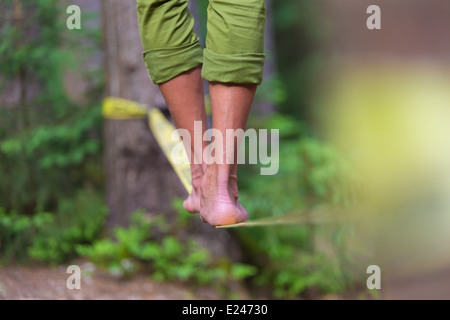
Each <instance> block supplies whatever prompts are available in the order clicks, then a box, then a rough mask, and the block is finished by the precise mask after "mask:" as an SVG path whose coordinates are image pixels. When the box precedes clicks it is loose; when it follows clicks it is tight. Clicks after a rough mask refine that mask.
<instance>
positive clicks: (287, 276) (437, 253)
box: [0, 0, 450, 299]
mask: <svg viewBox="0 0 450 320" xmlns="http://www.w3.org/2000/svg"><path fill="white" fill-rule="evenodd" d="M72 4H74V5H78V6H79V7H80V8H81V29H80V30H76V29H75V30H69V29H68V28H67V27H66V21H67V19H68V18H69V16H70V14H68V13H66V9H67V7H68V6H69V5H72ZM266 4H267V14H268V17H267V28H266V54H267V61H266V66H265V75H264V81H263V83H262V85H261V86H260V87H259V89H258V91H257V97H256V99H255V102H254V105H253V108H252V114H251V116H250V119H249V123H248V127H249V128H255V129H263V128H264V129H279V130H280V138H281V141H280V151H279V168H280V170H279V172H278V174H276V175H274V176H260V175H259V172H260V170H259V169H260V166H259V165H241V167H240V169H239V170H240V172H239V189H240V201H241V203H242V204H243V205H244V206H245V207H246V209H247V210H248V211H249V213H250V219H251V220H256V219H259V218H267V217H281V218H279V219H288V218H283V217H285V215H287V217H289V219H291V220H286V221H294V223H289V224H287V225H280V226H275V225H268V226H264V227H253V228H250V227H248V228H237V229H230V230H223V229H221V230H217V229H213V228H211V227H209V226H207V225H205V224H203V223H201V222H200V219H198V217H192V216H191V215H189V214H188V213H186V212H185V211H184V210H183V209H182V199H183V198H185V197H186V192H185V190H184V188H183V186H182V185H181V183H180V181H179V180H178V178H177V176H176V175H175V173H174V172H173V170H172V168H171V166H170V164H169V163H168V162H167V160H166V158H165V156H164V155H163V153H162V152H161V150H160V148H159V146H158V144H157V143H156V141H155V139H154V137H153V136H152V134H151V132H150V130H149V129H148V125H147V122H146V120H145V119H127V120H111V119H105V118H103V116H102V101H103V99H104V97H107V96H114V97H120V98H124V99H129V100H132V101H137V102H140V103H143V104H145V105H147V106H148V107H149V108H153V107H157V108H160V109H161V110H163V111H164V112H165V113H166V115H167V108H166V106H165V103H164V100H163V99H162V97H161V95H160V93H159V91H158V88H157V87H156V86H154V85H153V84H152V83H151V81H150V79H149V78H148V75H147V71H146V69H145V66H144V63H143V60H142V46H141V43H140V39H139V34H138V28H137V17H136V2H135V1H133V0H127V1H124V0H120V1H119V0H108V1H106V0H103V1H101V0H72V1H66V0H60V1H56V0H33V1H31V0H1V2H0V39H1V42H0V298H3V299H186V298H188V299H210V298H216V299H222V298H226V299H245V298H257V299H266V298H275V299H417V298H430V299H448V298H450V255H449V253H450V247H449V244H450V241H449V240H450V239H449V237H450V236H449V234H450V233H449V231H450V230H449V229H450V214H449V212H450V211H449V209H450V146H449V141H450V126H449V123H450V72H449V71H450V66H449V58H450V39H449V38H448V30H450V20H449V19H448V17H449V16H450V2H448V1H446V0H430V1H423V0H422V1H421V0H409V1H406V0H403V1H395V2H392V1H391V2H386V1H379V0H371V1H367V0H345V1H339V2H338V1H333V0H316V1H313V0H303V1H298V0H283V1H271V0H266ZM374 4H375V5H379V6H380V8H381V29H380V30H369V29H368V28H367V26H366V21H367V19H368V18H369V17H370V15H371V14H368V13H366V10H367V8H368V7H369V6H370V5H374ZM189 6H190V10H191V13H192V14H193V16H194V17H195V19H196V25H195V28H196V31H197V33H198V35H199V36H200V37H201V39H202V41H203V43H204V39H205V35H206V27H205V26H206V8H207V6H208V1H207V0H190V4H189ZM292 217H294V218H292ZM71 264H76V265H79V266H80V267H81V270H82V290H69V289H67V287H66V279H67V276H68V275H67V274H66V268H67V266H69V265H71ZM370 265H378V266H380V268H381V290H369V289H368V288H367V287H366V280H367V278H368V277H369V276H370V274H367V273H366V270H367V267H368V266H370Z"/></svg>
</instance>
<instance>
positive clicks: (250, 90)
mask: <svg viewBox="0 0 450 320" xmlns="http://www.w3.org/2000/svg"><path fill="white" fill-rule="evenodd" d="M209 88H210V89H209V91H210V96H211V107H212V118H213V128H214V129H217V130H219V131H220V132H221V134H222V137H223V147H222V154H223V157H222V160H223V161H222V162H221V163H217V161H216V162H215V163H212V164H210V165H208V166H207V168H206V171H205V174H204V176H203V180H202V196H201V210H200V214H201V217H202V219H203V220H205V221H206V222H208V223H209V224H211V225H214V226H216V225H227V224H233V223H237V222H242V221H246V220H247V219H248V213H247V211H246V210H245V209H244V208H243V207H242V206H241V205H240V204H239V202H238V200H237V198H238V189H237V176H236V173H237V154H238V150H239V149H240V146H239V145H238V143H237V141H236V140H235V139H234V137H233V138H232V139H233V141H227V134H226V130H227V129H234V130H237V129H242V130H245V126H246V123H247V118H248V115H249V112H250V107H251V104H252V101H253V97H254V95H255V91H256V84H239V85H237V84H236V85H234V84H224V83H217V82H216V83H210V87H209ZM227 142H228V143H233V151H234V159H233V160H234V161H233V163H227V162H226V157H227V151H226V146H227ZM228 156H229V155H228Z"/></svg>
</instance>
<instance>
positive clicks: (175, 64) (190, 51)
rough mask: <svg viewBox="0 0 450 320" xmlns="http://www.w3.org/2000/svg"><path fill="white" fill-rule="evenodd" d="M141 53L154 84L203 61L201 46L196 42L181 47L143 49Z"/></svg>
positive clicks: (173, 76)
mask: <svg viewBox="0 0 450 320" xmlns="http://www.w3.org/2000/svg"><path fill="white" fill-rule="evenodd" d="M142 55H143V57H144V62H145V66H146V67H147V71H148V74H149V76H150V78H151V79H152V81H153V82H154V83H156V84H158V83H163V82H166V81H168V80H170V79H172V78H175V77H176V76H177V75H179V74H181V73H183V72H185V71H188V70H191V69H193V68H195V67H198V66H199V65H201V64H202V62H203V57H202V48H201V46H200V44H199V43H198V42H195V43H191V44H188V45H185V46H181V47H172V48H158V49H152V50H148V51H144V52H143V54H142Z"/></svg>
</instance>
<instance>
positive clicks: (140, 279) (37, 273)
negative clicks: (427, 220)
mask: <svg viewBox="0 0 450 320" xmlns="http://www.w3.org/2000/svg"><path fill="white" fill-rule="evenodd" d="M78 264H79V265H80V268H81V270H82V277H81V279H82V280H81V289H80V290H76V289H73V290H70V289H68V288H67V285H66V282H67V278H68V277H69V276H70V274H68V273H66V268H67V266H59V267H48V266H7V267H0V300H4V299H7V300H24V299H25V300H29V299H32V300H35V299H36V300H187V299H189V300H210V299H224V298H226V297H224V296H221V295H219V294H218V293H217V292H216V291H215V290H213V289H212V288H208V287H196V286H189V285H187V284H183V283H168V282H156V281H152V280H151V279H149V277H148V275H144V274H138V275H135V276H133V277H130V278H127V279H121V278H117V277H114V276H112V275H110V274H108V273H105V272H102V271H99V270H95V267H94V266H93V265H92V264H90V263H86V262H80V263H78ZM235 289H236V290H234V291H233V293H234V296H235V297H236V298H238V299H249V298H250V296H249V294H248V292H246V290H245V289H244V288H243V287H242V286H237V287H236V288H235ZM382 289H383V290H381V292H380V293H381V295H380V296H379V298H381V299H412V300H415V299H450V269H444V270H441V271H440V272H434V273H431V274H428V275H421V276H420V277H417V278H414V279H411V278H410V279H406V280H405V281H401V282H397V283H395V284H392V285H390V286H388V287H386V286H383V288H382ZM318 298H322V299H351V300H353V299H361V298H364V299H374V298H375V299H376V296H371V295H368V291H367V290H364V289H361V290H356V291H352V292H347V293H344V294H340V295H335V294H329V295H325V296H322V297H318Z"/></svg>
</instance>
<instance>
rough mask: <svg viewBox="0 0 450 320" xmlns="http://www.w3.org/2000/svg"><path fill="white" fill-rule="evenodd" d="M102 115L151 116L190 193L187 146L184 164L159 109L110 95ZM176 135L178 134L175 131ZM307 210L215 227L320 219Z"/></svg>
mask: <svg viewBox="0 0 450 320" xmlns="http://www.w3.org/2000/svg"><path fill="white" fill-rule="evenodd" d="M102 115H103V117H104V118H106V119H113V120H130V119H144V118H146V117H147V118H148V124H149V127H150V130H151V131H152V133H153V136H154V137H155V139H156V141H157V142H158V144H159V146H160V147H161V149H162V151H163V152H164V155H165V156H166V158H167V160H168V161H169V163H170V164H171V166H172V168H173V169H174V171H175V173H176V174H177V176H178V178H179V179H180V180H181V183H182V184H183V186H184V187H185V188H186V190H187V192H188V193H191V191H192V183H191V169H190V166H189V160H188V157H187V154H186V151H185V150H184V148H182V151H181V152H182V153H181V154H180V155H179V157H180V160H182V161H180V162H181V163H179V164H178V163H174V162H173V160H172V157H171V153H172V150H173V148H174V147H175V146H176V145H177V144H179V143H180V142H181V139H180V137H179V136H178V139H173V140H172V134H174V131H175V127H174V126H173V125H172V124H171V123H170V122H169V121H167V119H166V118H165V117H164V115H163V114H162V113H161V111H160V110H159V109H158V108H151V109H148V108H147V106H146V105H144V104H140V103H137V102H134V101H129V100H125V99H121V98H114V97H107V98H105V99H104V101H103V107H102ZM175 134H176V133H175ZM312 220H315V219H311V216H310V214H309V213H308V212H303V213H301V214H298V213H296V214H287V215H283V216H275V217H268V218H262V219H259V220H254V221H246V222H241V223H236V224H232V225H226V226H218V227H216V228H233V227H244V226H245V227H255V226H269V225H270V226H272V225H286V224H297V225H298V224H311V223H317V222H318V221H312Z"/></svg>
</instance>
